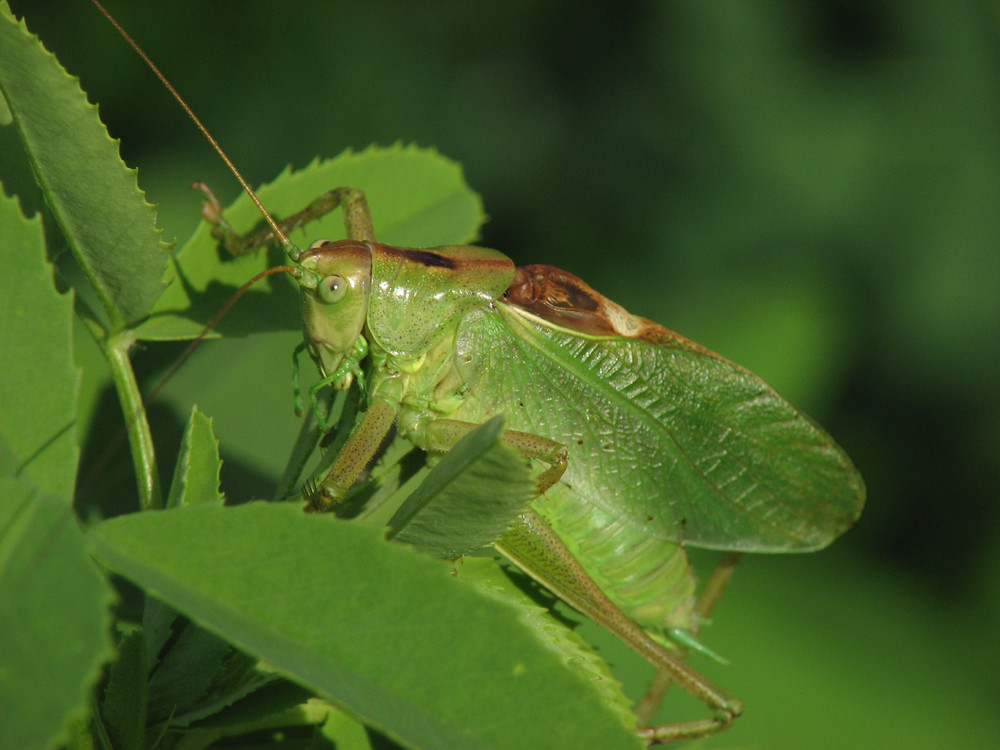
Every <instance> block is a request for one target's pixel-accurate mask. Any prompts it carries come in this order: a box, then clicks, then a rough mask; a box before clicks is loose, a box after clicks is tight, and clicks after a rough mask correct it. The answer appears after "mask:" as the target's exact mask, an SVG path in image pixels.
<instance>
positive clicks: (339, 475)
mask: <svg viewBox="0 0 1000 750" xmlns="http://www.w3.org/2000/svg"><path fill="white" fill-rule="evenodd" d="M395 424H396V410H395V408H393V406H392V405H391V404H390V403H389V402H388V401H382V400H378V401H373V402H372V403H371V405H370V406H369V407H368V410H367V411H366V412H365V415H364V416H363V417H362V418H361V421H360V422H359V423H358V424H357V426H355V428H354V429H353V430H352V431H351V436H350V437H349V438H348V439H347V442H346V443H344V446H343V448H341V450H340V453H338V454H337V458H336V459H335V460H334V462H333V464H332V465H331V466H330V468H329V469H328V470H327V471H326V472H325V473H324V474H323V475H322V476H320V477H317V478H316V479H314V480H311V481H309V482H307V483H306V486H305V487H304V488H303V489H302V496H303V498H304V499H305V500H306V508H305V509H306V512H307V513H316V512H320V511H324V510H329V509H330V508H332V507H333V506H335V505H337V504H338V503H340V502H341V501H342V500H343V499H344V496H345V495H346V494H347V491H348V490H349V489H351V487H352V486H353V485H354V483H355V482H356V481H357V480H358V477H359V476H361V472H363V471H364V470H365V469H366V468H368V466H369V465H370V464H371V463H372V461H374V460H375V458H376V457H377V456H378V454H379V452H380V451H381V450H382V448H383V447H384V446H385V444H386V442H387V441H388V440H389V438H390V437H391V436H392V431H393V427H394V426H395Z"/></svg>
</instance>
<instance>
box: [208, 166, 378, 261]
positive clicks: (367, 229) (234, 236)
mask: <svg viewBox="0 0 1000 750" xmlns="http://www.w3.org/2000/svg"><path fill="white" fill-rule="evenodd" d="M191 187H192V188H195V189H196V190H200V191H202V192H203V193H204V194H205V196H206V198H205V202H204V204H203V205H202V215H203V216H204V217H205V219H206V220H207V221H208V222H210V223H211V224H213V227H212V234H213V236H215V237H216V238H217V239H219V240H220V241H221V242H222V244H223V246H224V247H225V248H226V250H228V251H229V253H230V254H231V255H233V256H236V257H239V256H240V255H246V254H247V253H252V252H254V251H256V250H258V249H260V248H261V247H263V246H264V245H266V244H267V243H269V242H273V241H274V239H275V237H274V231H273V230H272V229H263V230H261V231H260V232H256V233H254V234H250V235H245V236H244V235H240V234H239V233H237V232H236V231H235V230H234V229H233V228H232V227H231V226H230V225H229V223H228V222H227V221H226V220H225V218H224V217H223V215H222V205H221V204H220V203H219V200H218V198H216V197H215V195H214V194H213V193H212V191H211V189H209V187H208V186H207V185H206V184H205V183H203V182H196V183H195V184H194V185H192V186H191ZM338 208H343V209H344V227H345V229H346V231H347V239H349V240H358V241H360V242H374V241H375V229H374V227H373V225H372V215H371V211H370V210H369V208H368V201H367V199H366V198H365V194H364V192H363V191H361V190H358V189H356V188H349V187H339V188H335V189H333V190H330V191H329V192H327V193H324V194H323V195H321V196H320V197H319V198H317V199H316V200H314V201H313V202H312V203H310V204H309V205H308V206H306V207H305V208H304V209H302V210H301V211H299V212H298V213H295V214H292V215H291V216H289V217H287V218H285V219H282V220H281V221H279V222H278V228H279V229H280V230H281V231H282V233H284V234H285V235H288V234H291V233H292V232H294V231H295V230H297V229H301V228H302V227H304V226H305V225H306V224H309V223H310V222H313V221H317V220H319V219H321V218H323V217H324V216H326V215H327V214H328V213H330V212H331V211H334V210H336V209H338ZM292 260H298V258H292Z"/></svg>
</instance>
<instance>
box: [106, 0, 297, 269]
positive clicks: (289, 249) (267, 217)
mask: <svg viewBox="0 0 1000 750" xmlns="http://www.w3.org/2000/svg"><path fill="white" fill-rule="evenodd" d="M91 2H92V3H93V4H94V5H96V6H97V9H98V10H99V11H101V13H103V14H104V17H105V18H107V19H108V21H110V22H111V25H112V26H114V27H115V29H117V31H118V33H119V34H121V35H122V37H123V38H124V39H125V41H126V42H128V43H129V45H131V47H132V49H134V50H135V51H136V52H137V53H138V54H139V57H141V58H142V59H143V62H145V63H146V65H148V66H149V69H150V70H152V71H153V73H154V74H155V75H156V77H157V78H159V79H160V83H162V84H163V85H164V86H165V87H166V88H167V91H169V92H170V93H171V95H173V97H174V99H176V100H177V103H178V104H180V105H181V107H182V108H183V109H184V111H185V112H186V113H187V115H188V117H190V118H191V121H192V122H194V124H195V125H196V126H197V128H198V130H200V131H201V133H202V135H204V136H205V138H207V139H208V142H209V143H211V144H212V148H214V149H215V151H216V153H218V154H219V156H220V157H222V161H224V162H225V163H226V166H227V167H229V171H230V172H232V173H233V175H234V176H235V177H236V179H237V180H238V181H239V183H240V185H242V186H243V189H244V190H245V191H246V193H247V195H249V196H250V200H252V201H253V202H254V205H255V206H257V208H258V210H259V211H260V213H261V215H263V217H264V221H266V222H267V225H268V226H269V227H271V231H272V232H274V236H275V237H277V238H278V241H279V242H281V246H282V247H283V248H284V250H285V252H286V253H287V254H288V255H289V257H292V258H294V257H296V255H297V254H298V251H297V250H296V248H295V246H294V245H293V244H292V243H291V241H289V239H288V238H287V237H286V236H285V233H284V232H282V231H281V229H280V228H279V227H278V223H277V222H276V221H275V220H274V219H273V218H272V217H271V214H269V213H268V212H267V209H266V208H264V204H263V203H261V202H260V199H259V198H258V197H257V194H256V193H255V192H254V191H253V188H251V187H250V184H249V183H248V182H247V181H246V180H245V179H244V178H243V175H242V174H240V171H239V170H238V169H237V168H236V165H235V164H233V162H232V161H230V159H229V157H228V156H226V152H225V151H223V150H222V146H220V145H219V143H218V141H216V140H215V138H213V137H212V134H211V133H209V132H208V128H206V127H205V125H204V124H203V123H202V121H201V120H199V119H198V115H196V114H195V113H194V111H193V110H192V109H191V108H190V107H189V106H188V104H187V102H186V101H184V99H183V98H182V97H181V95H180V94H179V93H177V89H175V88H174V87H173V85H172V84H171V83H170V81H168V80H167V77H166V76H165V75H163V73H161V72H160V69H159V68H158V67H156V64H155V63H154V62H153V61H152V60H150V59H149V56H148V55H147V54H146V53H145V52H143V50H142V47H140V46H139V45H138V44H136V43H135V41H134V40H133V39H132V37H130V36H129V35H128V32H126V31H125V29H123V28H122V26H121V24H120V23H118V21H116V20H115V19H114V16H112V15H111V14H110V13H108V11H106V10H105V9H104V6H103V5H101V4H100V3H99V2H98V0H91Z"/></svg>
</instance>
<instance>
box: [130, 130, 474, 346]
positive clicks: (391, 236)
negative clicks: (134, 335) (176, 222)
mask: <svg viewBox="0 0 1000 750" xmlns="http://www.w3.org/2000/svg"><path fill="white" fill-rule="evenodd" d="M340 186H349V187H356V188H360V189H362V190H364V191H365V194H366V196H367V198H368V203H369V205H370V207H371V210H372V216H373V219H374V222H375V227H376V231H377V232H378V239H379V241H380V242H386V243H390V244H397V245H408V246H412V247H426V246H432V245H446V244H457V243H462V242H469V241H471V240H472V239H474V238H475V237H476V235H477V233H478V230H479V226H480V224H481V223H482V221H483V218H484V217H483V210H482V203H481V201H480V199H479V196H478V195H476V194H475V193H474V192H473V191H472V190H471V189H470V188H469V187H468V185H466V184H465V181H464V179H463V177H462V171H461V168H460V167H459V166H458V165H457V164H456V163H455V162H453V161H450V160H449V159H446V158H444V157H443V156H441V155H439V154H438V153H437V152H435V151H433V150H431V149H421V148H417V147H415V146H400V145H396V146H392V147H390V148H377V147H374V146H373V147H370V148H368V149H366V150H364V151H362V152H360V153H354V152H351V151H346V152H344V153H342V154H341V155H340V156H338V157H336V158H335V159H330V160H326V161H321V160H316V161H314V162H313V163H312V164H310V165H309V166H308V167H306V168H305V169H303V170H301V171H297V172H292V171H290V170H286V171H285V172H283V173H282V174H281V175H279V176H278V177H277V178H276V179H275V180H274V181H273V182H272V183H270V184H268V185H265V186H263V187H261V188H260V190H259V191H258V195H259V197H260V199H261V201H262V202H263V203H264V205H265V206H266V207H267V208H268V210H269V211H271V212H272V213H273V214H274V215H275V216H276V217H277V218H279V219H280V218H281V217H282V216H288V215H291V214H293V213H295V212H297V211H299V210H301V209H303V208H305V207H306V206H308V205H309V204H310V203H311V202H312V201H314V200H315V199H316V198H318V197H319V196H321V195H323V194H324V193H325V192H327V191H328V190H331V189H333V188H336V187H340ZM224 215H225V217H226V220H227V221H228V222H229V223H230V224H231V225H232V226H233V227H234V228H235V229H236V230H237V231H240V232H250V231H251V230H254V229H255V228H259V227H260V225H261V224H262V219H261V216H260V213H259V212H258V211H257V208H256V207H255V206H254V205H253V204H252V203H251V202H250V199H249V198H248V197H247V196H242V197H240V198H239V199H238V200H237V201H236V202H235V203H234V204H233V205H232V206H231V207H229V208H227V209H226V210H225V214H224ZM343 236H344V217H343V215H342V214H341V212H340V211H334V212H332V213H331V214H328V215H327V216H325V217H324V218H323V219H322V220H321V221H318V222H316V223H314V224H310V225H308V226H307V227H305V229H304V231H298V232H294V233H293V234H292V235H291V237H290V239H291V240H292V241H293V242H295V243H297V244H299V245H300V246H308V245H310V244H311V243H312V241H313V240H314V239H316V238H317V237H324V238H327V239H337V238H341V237H343ZM287 262H288V261H287V258H285V256H284V255H283V254H282V252H281V251H280V250H278V249H276V248H275V249H270V250H268V251H266V252H264V251H261V252H259V253H256V254H250V255H246V256H243V257H240V258H233V257H230V256H229V255H228V254H227V253H226V252H225V251H224V250H222V249H220V247H219V243H218V240H216V239H215V238H214V237H213V236H212V234H211V227H210V226H209V225H208V224H207V223H203V224H202V225H201V227H199V229H198V230H197V231H196V232H195V234H194V236H192V237H191V239H190V240H189V241H188V242H187V243H186V244H185V245H184V246H183V247H182V248H181V250H180V251H179V252H178V253H177V258H176V267H175V270H176V280H175V282H174V283H173V284H171V286H170V288H169V289H168V290H167V292H166V293H165V294H164V295H163V297H162V298H161V299H160V300H159V301H158V302H157V304H156V307H155V309H154V311H153V314H152V316H151V317H150V319H149V320H148V321H146V322H145V323H144V324H143V325H142V326H140V328H139V331H138V333H139V336H140V338H143V339H146V340H153V339H155V340H166V339H178V338H193V337H194V336H196V335H197V334H198V333H199V332H200V331H201V328H202V326H204V324H205V323H206V322H208V320H210V319H211V318H212V317H213V316H214V315H215V313H217V312H218V311H219V309H220V308H221V307H222V305H223V304H224V303H225V302H226V301H227V300H228V298H229V297H230V296H231V295H232V294H233V293H234V292H235V291H236V290H237V289H238V288H239V287H240V286H242V285H243V284H244V283H245V282H247V281H249V280H250V279H251V278H252V277H253V276H254V275H255V274H257V273H260V272H261V271H263V270H264V269H265V268H268V267H271V266H277V265H283V264H285V263H287ZM300 325H301V313H300V312H299V303H298V297H297V295H296V294H295V293H294V289H293V287H292V285H291V284H289V283H287V282H286V281H284V280H282V279H269V280H267V281H264V282H261V283H260V284H259V285H258V286H255V287H253V288H252V289H251V290H250V291H249V292H248V293H247V294H246V295H245V296H244V298H243V299H241V301H240V303H239V304H238V305H236V307H234V308H233V310H232V311H231V312H230V313H229V314H228V315H227V316H226V318H225V319H224V320H223V321H222V323H220V325H219V331H220V332H222V333H224V334H232V335H246V334H249V333H257V332H260V331H274V330H288V329H294V328H297V327H299V326H300Z"/></svg>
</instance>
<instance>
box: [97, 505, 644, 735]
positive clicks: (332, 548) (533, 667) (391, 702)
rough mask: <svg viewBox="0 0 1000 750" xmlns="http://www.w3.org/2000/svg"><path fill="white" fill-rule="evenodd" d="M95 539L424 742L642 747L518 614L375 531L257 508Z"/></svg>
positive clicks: (290, 669) (351, 706) (101, 551)
mask: <svg viewBox="0 0 1000 750" xmlns="http://www.w3.org/2000/svg"><path fill="white" fill-rule="evenodd" d="M90 534H91V540H92V542H93V545H94V549H95V554H96V555H97V556H98V557H99V558H100V559H101V560H102V561H103V562H105V563H106V564H107V565H108V566H110V567H111V568H112V569H114V570H115V571H117V572H119V573H121V574H122V575H124V576H126V577H128V578H130V579H132V580H133V581H135V582H136V583H138V584H140V585H141V586H143V587H145V588H146V589H147V591H148V592H149V593H151V594H153V595H155V596H157V597H160V598H162V599H163V600H165V601H167V602H168V603H170V604H171V605H172V606H174V607H176V608H177V609H178V610H180V611H182V612H184V613H186V614H187V615H188V616H189V617H191V618H192V619H194V620H195V621H197V622H199V623H200V624H202V625H203V626H204V627H206V628H208V629H210V630H212V631H214V632H216V633H218V634H219V635H221V636H222V637H224V638H226V639H227V640H229V641H231V642H232V643H233V644H235V645H236V646H238V647H239V648H242V649H244V650H246V651H247V652H249V653H251V654H253V655H255V656H257V657H259V658H262V659H264V660H265V661H266V662H267V663H268V664H269V665H271V666H272V667H274V668H275V669H276V670H277V671H278V672H280V673H282V674H284V675H286V676H288V677H289V678H291V679H294V680H295V681H297V682H300V683H302V684H303V685H306V686H308V687H311V688H313V689H315V690H317V691H318V692H320V693H321V694H323V695H325V696H328V697H329V698H331V699H332V700H334V702H336V703H337V704H339V705H341V706H343V707H344V708H345V709H347V710H349V711H350V712H351V713H352V714H354V715H356V716H359V717H361V718H362V719H363V720H364V721H365V722H366V723H369V724H371V725H373V726H375V727H376V728H378V729H379V730H381V731H383V732H385V733H387V734H389V735H390V736H392V737H394V738H396V739H398V740H399V741H401V742H403V743H404V744H405V745H407V746H409V747H420V748H456V747H462V748H501V747H510V748H523V747H545V748H560V747H566V748H580V747H600V748H615V747H623V748H625V747H629V748H634V747H637V746H638V741H637V740H636V738H635V737H634V736H633V735H632V733H631V732H630V731H629V730H628V729H626V727H625V726H624V725H623V724H622V722H621V720H620V718H619V717H618V716H617V715H616V714H615V712H614V711H613V710H611V709H610V708H608V707H607V706H606V705H605V704H604V702H603V700H602V698H601V697H600V695H599V694H598V692H597V691H596V690H595V689H594V688H593V686H592V685H589V684H588V683H587V681H585V680H582V679H581V678H580V677H579V675H578V674H576V673H574V672H571V671H567V670H566V669H565V668H564V667H563V665H562V664H561V663H560V659H559V658H558V656H556V655H555V654H553V653H552V652H551V651H550V650H549V648H548V647H546V646H544V645H542V644H539V643H538V641H537V640H536V639H535V637H534V635H533V634H531V633H530V632H526V631H525V630H524V628H523V627H522V626H521V625H520V624H519V622H518V614H517V613H516V612H515V611H514V610H512V609H511V608H510V607H508V606H505V605H503V604H500V603H497V602H495V601H490V600H489V599H488V598H485V597H484V596H483V595H481V594H479V593H477V592H475V591H473V590H471V589H470V588H468V587H464V586H462V585H461V584H459V583H457V582H456V581H455V580H454V578H453V577H452V576H451V575H450V572H449V566H448V565H447V564H445V563H442V562H439V561H436V560H432V559H430V558H428V557H425V556H422V555H417V554H414V553H413V552H412V551H411V550H408V549H406V548H405V547H402V546H400V545H393V544H387V543H386V542H385V541H384V540H383V539H382V538H381V537H382V535H381V532H380V531H378V530H376V529H371V528H368V527H365V526H360V525H358V524H351V523H345V522H342V521H339V520H337V519H336V518H333V517H331V516H310V515H306V514H303V513H302V512H301V510H300V509H299V508H298V507H296V506H292V505H283V504H265V503H250V504H248V505H243V506H239V507H235V508H226V507H219V506H215V505H209V504H202V505H197V506H192V507H188V508H181V509H175V510H167V511H163V512H161V513H141V514H134V515H131V516H125V517H121V518H116V519H113V520H110V521H106V522H104V523H102V524H100V525H98V526H96V527H94V528H93V529H92V530H91V532H90ZM513 717H517V719H516V721H515V720H513Z"/></svg>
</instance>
